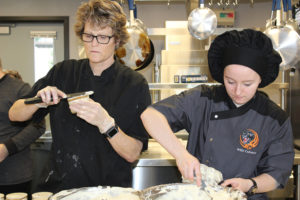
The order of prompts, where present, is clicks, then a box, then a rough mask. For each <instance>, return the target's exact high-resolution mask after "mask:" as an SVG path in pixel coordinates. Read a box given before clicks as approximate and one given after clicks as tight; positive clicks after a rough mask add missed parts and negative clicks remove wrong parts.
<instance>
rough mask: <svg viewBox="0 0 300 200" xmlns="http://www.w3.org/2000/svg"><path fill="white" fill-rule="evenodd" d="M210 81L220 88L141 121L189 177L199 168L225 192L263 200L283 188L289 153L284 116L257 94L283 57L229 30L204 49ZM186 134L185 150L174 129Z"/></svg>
mask: <svg viewBox="0 0 300 200" xmlns="http://www.w3.org/2000/svg"><path fill="white" fill-rule="evenodd" d="M208 63H209V69H210V72H211V75H212V77H213V78H214V79H215V80H216V81H218V82H220V83H222V85H220V86H212V87H208V86H204V85H202V86H198V87H196V88H193V89H191V90H188V91H185V92H183V93H181V94H179V95H175V96H171V97H169V98H167V99H164V100H162V101H161V102H158V103H156V104H154V105H153V106H151V107H149V108H147V109H146V110H145V111H144V112H143V114H142V116H141V118H142V120H143V123H144V126H145V127H146V129H147V130H148V132H149V134H150V135H151V136H152V137H153V138H155V139H156V140H157V141H158V142H159V143H161V144H162V146H164V147H165V148H166V149H167V150H168V151H169V152H170V153H171V154H172V155H173V156H174V157H175V158H176V162H177V165H178V168H179V170H180V172H181V173H182V175H183V177H185V178H187V179H192V180H193V178H194V175H195V176H196V180H197V184H198V185H200V179H201V174H200V162H201V163H203V164H206V165H208V166H211V167H214V168H216V169H218V170H220V171H221V172H222V173H223V177H224V179H225V181H224V182H223V183H222V185H223V186H229V185H231V186H232V187H233V188H236V189H239V190H241V191H243V192H246V193H247V194H248V196H249V199H255V200H257V199H267V197H266V195H265V194H263V193H265V192H268V191H271V190H274V189H275V188H277V187H283V186H284V185H285V184H286V182H287V180H288V178H289V175H290V173H291V168H292V165H293V159H294V151H293V145H292V142H293V138H292V135H293V134H292V128H291V123H290V119H289V117H288V115H287V114H286V113H285V112H284V111H283V110H281V108H280V107H278V106H277V105H276V104H275V103H274V102H272V101H271V100H270V99H268V98H267V97H266V95H264V94H262V93H260V92H258V90H257V89H258V88H262V87H265V86H267V85H268V84H270V83H271V82H273V81H274V80H275V79H276V77H277V76H278V72H279V64H280V63H281V58H280V56H279V54H277V53H276V52H275V51H274V50H273V47H272V42H271V40H270V39H269V38H268V37H267V36H266V35H264V34H263V33H261V32H258V31H254V30H250V29H247V30H243V31H240V32H238V31H230V32H226V33H224V34H222V35H220V36H218V37H216V38H215V40H214V42H213V43H212V44H211V47H210V49H209V51H208ZM181 129H186V130H187V131H188V132H189V139H188V144H187V150H186V149H185V147H183V146H182V145H181V143H180V142H179V141H178V140H177V138H176V136H175V135H174V134H173V131H174V132H176V131H178V130H181Z"/></svg>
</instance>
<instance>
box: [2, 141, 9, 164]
mask: <svg viewBox="0 0 300 200" xmlns="http://www.w3.org/2000/svg"><path fill="white" fill-rule="evenodd" d="M7 156H8V151H7V148H6V146H5V145H4V144H0V163H1V162H2V161H3V160H5V158H6V157H7Z"/></svg>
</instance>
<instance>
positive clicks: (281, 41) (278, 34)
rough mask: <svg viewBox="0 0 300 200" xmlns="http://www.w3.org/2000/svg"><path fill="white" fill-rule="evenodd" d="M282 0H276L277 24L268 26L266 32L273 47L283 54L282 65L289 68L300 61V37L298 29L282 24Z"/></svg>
mask: <svg viewBox="0 0 300 200" xmlns="http://www.w3.org/2000/svg"><path fill="white" fill-rule="evenodd" d="M280 3H281V2H280V0H276V25H275V26H270V27H269V28H267V29H266V30H265V31H264V33H265V34H266V35H267V36H269V37H270V38H271V40H272V43H273V48H274V49H275V50H276V51H277V52H278V53H279V54H280V55H281V58H282V62H281V64H280V67H282V68H283V69H289V68H290V67H292V66H294V65H295V64H296V63H297V62H298V61H299V58H300V57H299V53H300V50H299V49H300V38H299V35H298V33H297V32H296V31H294V30H293V29H291V28H290V27H289V26H285V25H283V24H282V20H281V14H280V12H281V5H280Z"/></svg>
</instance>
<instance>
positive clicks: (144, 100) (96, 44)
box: [9, 0, 151, 192]
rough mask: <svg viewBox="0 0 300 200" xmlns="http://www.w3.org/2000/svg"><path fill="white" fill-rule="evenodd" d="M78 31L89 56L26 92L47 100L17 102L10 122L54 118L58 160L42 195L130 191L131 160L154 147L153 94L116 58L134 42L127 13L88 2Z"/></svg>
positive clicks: (97, 0)
mask: <svg viewBox="0 0 300 200" xmlns="http://www.w3.org/2000/svg"><path fill="white" fill-rule="evenodd" d="M75 33H76V35H77V36H78V37H79V38H80V39H81V41H82V42H83V44H84V48H85V52H86V54H87V59H82V60H65V61H63V62H60V63H58V64H56V65H55V66H54V67H53V68H52V69H51V70H50V71H49V72H48V74H47V75H46V76H45V77H43V78H41V79H40V80H38V81H37V82H36V83H35V84H34V86H33V90H32V91H31V93H30V94H29V95H27V97H33V96H38V97H41V98H42V101H43V103H40V104H34V105H27V104H24V99H22V100H18V101H17V102H16V103H15V104H14V105H13V106H12V108H11V109H10V111H9V117H10V119H11V120H12V121H24V120H28V119H32V120H33V121H40V120H41V119H43V118H44V117H45V115H46V114H47V113H50V127H51V131H52V139H53V144H52V151H51V155H52V158H51V160H50V162H49V164H47V166H46V168H45V170H44V172H45V173H44V176H42V177H41V184H40V186H41V187H40V188H41V190H42V189H43V190H47V191H51V192H58V191H60V190H64V189H69V188H78V187H87V186H98V185H109V186H120V187H131V186H132V163H133V162H134V161H135V160H137V159H138V158H139V155H140V153H141V151H142V150H145V149H146V148H147V145H148V134H147V132H146V130H145V129H144V127H143V124H142V121H141V119H140V114H141V113H142V112H143V111H144V110H145V109H146V108H147V106H148V105H150V104H151V97H150V92H149V87H148V83H147V81H146V79H145V78H144V77H143V76H142V75H141V74H139V73H138V72H135V71H133V70H132V69H130V68H129V67H126V66H124V65H122V64H120V62H119V61H118V60H116V59H115V56H114V52H115V49H116V48H118V47H119V46H122V45H124V44H125V43H126V41H127V40H128V37H129V35H128V32H127V29H126V15H125V14H124V12H123V10H122V8H121V7H120V5H119V4H118V3H117V2H115V1H110V0H90V1H89V2H86V3H83V4H82V5H81V6H79V8H78V10H77V21H76V24H75ZM83 91H94V94H93V95H92V96H90V98H88V99H84V100H82V99H81V100H76V101H72V102H71V103H70V104H69V103H68V101H66V100H63V99H61V98H64V97H66V94H67V93H75V92H83ZM43 107H44V108H43ZM71 111H72V112H71ZM21 113H22V114H21ZM72 113H75V114H72Z"/></svg>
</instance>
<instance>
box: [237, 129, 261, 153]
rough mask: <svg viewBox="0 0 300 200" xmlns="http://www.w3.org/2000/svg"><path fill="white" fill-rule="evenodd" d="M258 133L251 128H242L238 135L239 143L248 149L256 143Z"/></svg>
mask: <svg viewBox="0 0 300 200" xmlns="http://www.w3.org/2000/svg"><path fill="white" fill-rule="evenodd" d="M258 142H259V138H258V134H257V133H256V131H255V130H253V129H247V130H244V131H243V133H242V134H241V135H240V144H241V146H242V147H243V148H245V149H247V150H250V149H253V148H255V147H256V146H257V145H258Z"/></svg>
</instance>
